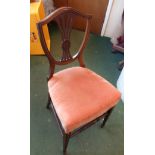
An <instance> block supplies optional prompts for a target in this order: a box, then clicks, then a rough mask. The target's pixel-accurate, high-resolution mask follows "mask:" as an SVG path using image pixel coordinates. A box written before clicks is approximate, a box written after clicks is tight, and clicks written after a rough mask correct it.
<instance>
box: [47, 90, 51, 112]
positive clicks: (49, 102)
mask: <svg viewBox="0 0 155 155" xmlns="http://www.w3.org/2000/svg"><path fill="white" fill-rule="evenodd" d="M50 104H51V97H50V95H49V93H48V101H47V106H46V108H47V109H50Z"/></svg>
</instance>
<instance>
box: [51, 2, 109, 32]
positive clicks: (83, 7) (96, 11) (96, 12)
mask: <svg viewBox="0 0 155 155" xmlns="http://www.w3.org/2000/svg"><path fill="white" fill-rule="evenodd" d="M108 2H109V0H92V1H91V0H54V5H55V7H57V8H59V7H61V6H69V7H72V8H75V9H76V10H79V11H80V12H82V13H84V14H91V15H92V20H91V29H90V31H91V32H93V33H96V34H101V30H102V26H103V22H104V18H105V14H106V9H107V5H108ZM74 27H75V28H77V29H80V30H84V29H85V22H84V21H83V20H82V19H80V18H79V19H78V18H77V20H76V22H75V23H74Z"/></svg>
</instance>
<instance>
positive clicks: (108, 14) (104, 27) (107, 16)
mask: <svg viewBox="0 0 155 155" xmlns="http://www.w3.org/2000/svg"><path fill="white" fill-rule="evenodd" d="M113 2H114V0H109V2H108V6H107V11H106V14H105V19H104V22H103V26H102V30H101V36H104V33H105V31H106V28H107V24H108V21H109V17H110V13H111V9H112V6H113Z"/></svg>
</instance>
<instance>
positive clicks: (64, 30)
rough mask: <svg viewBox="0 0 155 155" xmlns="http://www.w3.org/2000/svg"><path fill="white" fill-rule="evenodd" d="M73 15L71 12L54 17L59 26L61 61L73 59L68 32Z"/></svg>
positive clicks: (69, 31)
mask: <svg viewBox="0 0 155 155" xmlns="http://www.w3.org/2000/svg"><path fill="white" fill-rule="evenodd" d="M73 16H74V14H72V13H64V14H62V15H60V16H59V17H57V18H56V19H55V21H56V22H57V24H58V26H59V29H60V32H61V38H62V45H61V46H62V50H63V52H62V57H61V61H62V62H63V61H67V60H71V59H73V58H72V56H71V53H70V34H71V30H72V18H73Z"/></svg>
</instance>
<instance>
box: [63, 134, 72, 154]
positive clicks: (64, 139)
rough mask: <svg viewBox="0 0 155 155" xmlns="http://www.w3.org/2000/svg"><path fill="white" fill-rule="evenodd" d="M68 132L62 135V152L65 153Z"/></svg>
mask: <svg viewBox="0 0 155 155" xmlns="http://www.w3.org/2000/svg"><path fill="white" fill-rule="evenodd" d="M70 136H71V135H70V134H65V133H64V135H63V152H64V153H65V152H66V150H67V146H68V142H69V139H70Z"/></svg>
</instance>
